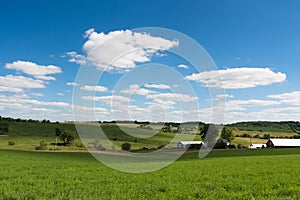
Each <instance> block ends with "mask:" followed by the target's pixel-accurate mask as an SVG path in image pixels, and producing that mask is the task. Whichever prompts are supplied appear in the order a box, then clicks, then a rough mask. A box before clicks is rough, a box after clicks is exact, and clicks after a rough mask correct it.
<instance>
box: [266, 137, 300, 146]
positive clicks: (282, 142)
mask: <svg viewBox="0 0 300 200" xmlns="http://www.w3.org/2000/svg"><path fill="white" fill-rule="evenodd" d="M266 145H267V147H275V148H287V147H300V139H271V138H270V139H269V140H268V142H267V143H266Z"/></svg>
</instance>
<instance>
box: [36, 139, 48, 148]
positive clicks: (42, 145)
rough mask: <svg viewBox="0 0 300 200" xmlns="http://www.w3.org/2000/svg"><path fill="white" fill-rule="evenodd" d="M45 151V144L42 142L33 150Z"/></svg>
mask: <svg viewBox="0 0 300 200" xmlns="http://www.w3.org/2000/svg"><path fill="white" fill-rule="evenodd" d="M46 149H47V143H46V142H45V141H44V140H42V141H40V145H39V146H36V147H35V150H46Z"/></svg>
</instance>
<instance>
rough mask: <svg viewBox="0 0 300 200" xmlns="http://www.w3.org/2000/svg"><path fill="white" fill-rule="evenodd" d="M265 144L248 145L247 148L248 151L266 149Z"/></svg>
mask: <svg viewBox="0 0 300 200" xmlns="http://www.w3.org/2000/svg"><path fill="white" fill-rule="evenodd" d="M266 147H267V145H266V144H250V146H249V147H248V148H249V149H261V148H266Z"/></svg>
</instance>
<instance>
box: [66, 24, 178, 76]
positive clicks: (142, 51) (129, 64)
mask: <svg viewBox="0 0 300 200" xmlns="http://www.w3.org/2000/svg"><path fill="white" fill-rule="evenodd" d="M84 37H85V38H87V41H86V42H85V44H84V45H83V51H84V52H85V54H86V55H85V56H83V55H80V54H78V53H76V52H68V53H67V54H68V55H69V56H70V57H71V58H70V60H69V61H70V62H76V63H78V64H83V63H86V62H87V61H89V62H91V63H92V64H93V65H95V66H96V67H97V68H98V69H100V70H103V71H123V70H126V69H131V68H134V67H135V66H136V63H143V62H147V61H150V59H151V57H152V56H153V55H156V54H159V52H163V51H166V50H168V49H171V48H172V47H175V46H178V41H176V40H173V41H171V40H167V39H164V38H161V37H155V36H151V35H150V34H148V33H138V32H132V31H131V30H117V31H111V32H109V33H107V34H105V33H103V32H101V33H97V32H96V31H95V30H94V29H89V30H87V31H86V33H85V35H84Z"/></svg>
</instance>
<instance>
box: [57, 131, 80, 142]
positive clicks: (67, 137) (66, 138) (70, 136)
mask: <svg viewBox="0 0 300 200" xmlns="http://www.w3.org/2000/svg"><path fill="white" fill-rule="evenodd" d="M75 136H76V133H75V131H70V130H65V131H64V132H62V133H61V134H60V136H59V139H60V140H61V141H62V142H63V143H64V144H65V145H68V144H71V143H72V142H73V141H74V139H75Z"/></svg>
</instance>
